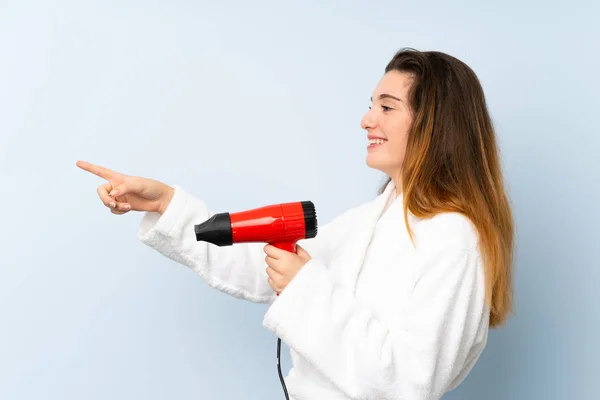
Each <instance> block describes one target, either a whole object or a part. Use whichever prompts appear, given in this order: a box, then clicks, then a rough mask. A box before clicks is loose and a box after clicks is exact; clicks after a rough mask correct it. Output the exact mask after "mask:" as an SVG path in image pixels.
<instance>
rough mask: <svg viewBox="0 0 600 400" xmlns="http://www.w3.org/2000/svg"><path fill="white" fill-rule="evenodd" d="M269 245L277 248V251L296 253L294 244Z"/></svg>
mask: <svg viewBox="0 0 600 400" xmlns="http://www.w3.org/2000/svg"><path fill="white" fill-rule="evenodd" d="M271 245H272V246H275V247H277V248H278V249H281V250H285V251H289V252H290V253H295V252H296V242H279V243H271Z"/></svg>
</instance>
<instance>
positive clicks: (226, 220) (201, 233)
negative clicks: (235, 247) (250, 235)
mask: <svg viewBox="0 0 600 400" xmlns="http://www.w3.org/2000/svg"><path fill="white" fill-rule="evenodd" d="M194 232H196V241H198V242H199V241H204V242H209V243H212V244H214V245H217V246H231V245H232V244H233V234H232V232H231V218H230V216H229V213H219V214H215V215H213V216H212V217H210V218H209V219H207V220H206V221H204V222H203V223H201V224H198V225H194Z"/></svg>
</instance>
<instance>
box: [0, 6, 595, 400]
mask: <svg viewBox="0 0 600 400" xmlns="http://www.w3.org/2000/svg"><path fill="white" fill-rule="evenodd" d="M483 3H484V2H475V1H473V2H457V1H454V2H437V3H433V2H429V3H428V2H418V4H417V2H414V3H408V2H398V1H396V2H391V1H386V2H383V1H379V2H371V1H358V2H352V3H351V4H350V3H349V2H341V1H340V2H319V1H302V2H281V1H271V2H266V1H261V2H257V1H253V2H248V1H237V2H216V1H213V2H206V3H201V2H191V1H188V2H185V1H173V0H171V1H169V2H166V1H165V2H162V3H161V2H149V1H135V2H134V1H113V2H109V1H103V2H100V1H97V2H90V1H86V2H82V1H75V0H73V1H66V0H63V1H54V2H41V1H40V2H33V1H24V0H19V1H17V0H14V1H8V2H7V1H0V183H1V185H0V188H1V190H2V195H1V197H0V199H1V200H0V201H1V202H2V203H1V210H2V228H1V229H0V243H1V246H2V251H1V252H0V265H1V268H0V329H1V330H0V398H1V399H7V400H24V399H148V400H149V399H181V400H183V399H283V393H282V389H281V386H280V382H279V379H278V377H277V371H276V364H275V353H276V337H275V336H274V335H272V334H271V333H270V332H268V331H266V330H265V329H264V328H262V326H261V322H262V316H263V314H264V312H265V307H264V306H263V305H256V304H251V303H247V302H243V301H238V300H237V299H234V298H232V297H229V296H227V295H225V294H222V293H220V292H217V291H215V290H213V289H210V288H208V287H207V286H206V285H205V284H204V283H203V282H202V281H201V279H200V278H198V277H197V276H196V275H195V274H194V273H193V272H192V271H191V270H189V269H187V268H186V267H183V266H181V265H179V264H175V263H174V262H172V261H170V260H168V259H166V258H164V257H162V256H161V255H159V254H158V253H156V252H154V251H153V250H152V249H150V248H148V247H146V246H144V245H143V244H141V243H140V242H139V241H138V240H137V237H136V233H137V229H138V224H139V222H140V219H141V214H139V213H129V214H127V215H125V216H115V215H113V214H111V213H110V211H109V210H108V209H107V208H105V207H104V206H103V205H102V204H101V203H100V201H99V199H98V197H97V194H96V188H97V187H98V186H99V185H100V184H102V183H103V181H102V180H101V179H100V178H97V177H95V176H93V175H91V174H88V173H86V172H84V171H82V170H80V169H78V168H77V167H76V166H75V162H76V160H78V159H83V160H88V161H90V162H93V163H98V164H100V165H104V166H106V167H109V168H112V169H115V170H117V171H120V172H123V173H127V174H131V175H141V176H145V177H149V178H153V179H157V180H161V181H164V182H167V183H169V184H174V183H178V184H180V185H182V186H183V187H185V188H186V189H187V190H189V191H191V192H192V193H193V194H195V195H197V196H199V197H201V198H202V199H203V200H205V201H206V202H207V203H208V205H209V206H210V207H211V208H212V209H213V210H214V211H237V210H243V209H249V208H253V207H258V206H261V205H266V204H272V203H276V202H284V201H298V200H304V199H310V200H312V201H313V202H314V203H315V204H316V206H317V212H318V214H319V218H320V219H319V220H320V223H321V224H324V223H326V222H328V221H329V220H331V219H332V218H333V217H334V216H335V215H337V214H339V213H341V212H342V211H344V210H345V209H347V208H349V207H351V206H354V205H357V204H360V203H362V202H364V201H367V200H370V199H371V198H373V196H374V195H375V191H376V189H377V187H378V185H379V184H380V183H381V182H382V179H383V176H382V175H381V174H380V173H379V172H378V171H374V170H370V169H369V168H368V167H367V166H366V164H365V161H364V159H365V156H366V144H367V141H366V134H365V132H364V131H362V130H361V129H360V126H359V123H360V119H361V117H362V115H363V113H364V112H366V110H367V107H368V105H369V97H370V96H371V93H372V90H373V89H374V87H375V85H376V84H377V81H378V80H379V78H380V77H381V74H382V72H383V68H384V67H385V65H386V63H387V62H388V61H389V59H390V58H391V57H392V56H393V54H394V53H395V51H396V50H398V49H399V48H401V47H404V46H409V47H415V48H417V49H421V50H440V51H444V52H448V53H450V54H452V55H455V56H457V57H458V58H460V59H462V60H463V61H465V62H466V63H467V64H469V65H470V66H471V67H472V68H473V69H474V70H475V72H476V73H477V74H478V76H479V77H480V79H481V82H482V84H483V86H484V90H485V92H486V95H487V100H488V102H489V107H490V110H491V113H492V116H493V119H494V122H495V125H496V128H497V131H498V136H499V140H500V144H501V148H502V157H503V165H504V168H505V171H506V179H507V184H508V189H509V195H510V197H511V200H512V202H513V207H514V212H515V218H516V223H517V252H516V261H517V262H516V269H515V285H516V314H515V315H514V316H513V318H512V319H511V320H510V321H509V323H508V324H507V325H506V326H505V327H504V328H502V329H500V330H494V331H492V332H491V335H490V339H489V344H488V347H487V348H486V350H485V352H484V354H483V355H482V357H481V359H480V362H479V363H478V364H477V365H476V367H475V368H474V370H473V371H472V373H471V375H470V376H469V377H468V378H467V380H466V381H465V382H464V383H463V385H462V386H460V387H459V388H458V389H456V390H455V391H454V392H452V393H451V394H448V395H446V396H445V397H444V399H460V400H466V399H472V400H479V399H489V400H499V399H512V400H515V399H597V398H599V396H600V394H599V390H598V389H597V388H595V386H596V385H597V379H598V376H599V375H600V371H599V368H598V359H599V356H600V355H599V351H598V343H597V342H598V337H599V333H600V332H599V329H598V328H599V327H600V318H599V312H598V309H599V306H600V301H599V300H598V297H597V292H598V289H597V288H598V281H599V280H600V273H599V272H598V270H599V268H598V267H600V257H599V255H598V239H599V238H600V234H599V233H598V229H599V228H598V226H599V225H600V211H598V205H599V204H600V202H599V200H600V196H599V189H598V182H599V180H600V161H599V158H598V151H599V148H600V139H599V132H598V128H597V127H598V124H599V122H600V121H599V117H598V115H599V114H600V113H599V111H598V108H599V106H600V101H599V94H598V93H599V84H598V72H599V67H600V57H599V56H598V50H599V47H598V43H599V42H600V28H598V25H597V17H598V15H600V7H599V6H597V5H593V2H591V1H590V2H587V3H586V2H582V1H577V2H576V1H573V2H568V3H567V2H563V3H557V2H551V1H550V2H549V1H536V2H531V1H530V2H524V3H523V2H520V1H511V2H502V3H501V4H495V5H491V4H487V5H484V4H483ZM486 3H489V2H486ZM287 351H288V349H287V347H284V353H285V355H284V359H283V367H284V370H286V371H287V369H288V368H289V366H290V361H289V356H288V352H287Z"/></svg>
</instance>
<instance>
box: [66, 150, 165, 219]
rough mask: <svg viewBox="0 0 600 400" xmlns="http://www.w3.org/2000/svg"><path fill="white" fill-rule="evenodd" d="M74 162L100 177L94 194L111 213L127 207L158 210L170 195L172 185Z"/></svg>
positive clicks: (122, 212)
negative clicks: (102, 180) (101, 179)
mask: <svg viewBox="0 0 600 400" xmlns="http://www.w3.org/2000/svg"><path fill="white" fill-rule="evenodd" d="M77 166H78V167H79V168H81V169H83V170H85V171H88V172H91V173H92V174H94V175H97V176H99V177H101V178H103V179H106V181H107V182H106V183H105V184H103V185H100V187H98V196H99V197H100V200H102V203H104V205H105V206H107V207H108V208H110V210H111V212H112V213H113V214H125V213H127V212H129V211H132V210H133V211H154V212H158V213H160V214H162V213H163V212H164V211H165V210H166V208H167V206H168V205H169V203H170V202H171V198H173V192H174V189H173V188H172V187H170V186H168V185H166V184H164V183H162V182H159V181H155V180H153V179H147V178H141V177H138V176H128V175H124V174H121V173H118V172H115V171H111V170H110V169H108V168H104V167H100V166H98V165H94V164H90V163H88V162H86V161H77Z"/></svg>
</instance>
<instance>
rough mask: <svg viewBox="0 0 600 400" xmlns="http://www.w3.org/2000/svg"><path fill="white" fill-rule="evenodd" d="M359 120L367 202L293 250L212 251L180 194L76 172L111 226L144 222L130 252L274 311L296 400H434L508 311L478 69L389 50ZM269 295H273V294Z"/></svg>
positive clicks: (505, 236)
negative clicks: (371, 178)
mask: <svg viewBox="0 0 600 400" xmlns="http://www.w3.org/2000/svg"><path fill="white" fill-rule="evenodd" d="M371 101H372V106H371V107H370V108H369V111H368V112H367V113H366V114H365V116H364V118H363V119H362V123H361V126H362V128H363V129H365V130H366V132H367V133H368V135H367V137H368V139H369V145H368V149H367V153H368V154H367V158H366V162H367V164H368V165H369V166H370V167H372V168H376V169H378V170H380V171H382V172H384V173H385V174H386V176H387V177H388V179H387V181H386V182H385V184H384V185H383V187H382V188H381V190H380V191H379V192H378V194H377V196H375V198H374V199H373V200H372V201H369V202H367V203H365V204H362V205H359V206H357V207H354V208H352V209H350V210H347V211H346V212H344V213H342V214H341V215H340V216H338V217H337V218H335V219H334V220H333V221H331V222H330V223H329V224H326V225H325V226H324V227H321V228H319V231H318V234H317V236H316V238H313V239H305V240H303V241H299V242H298V250H297V252H296V253H291V252H286V251H283V250H280V249H278V248H275V247H273V246H270V245H266V246H265V245H264V244H261V243H248V244H236V245H234V246H231V247H216V246H214V245H211V244H207V243H204V242H197V241H196V239H195V235H194V229H193V226H194V225H195V224H198V223H200V222H203V221H204V220H206V219H208V218H209V217H210V216H212V215H213V213H211V211H209V210H208V209H207V207H206V205H205V203H204V202H203V201H201V200H200V199H198V198H196V197H194V196H193V195H191V194H190V193H188V192H186V191H185V190H184V189H182V188H181V187H179V186H177V185H174V186H169V185H166V184H164V183H161V182H157V181H154V180H151V179H146V178H141V177H133V176H126V175H123V174H120V173H117V172H114V171H110V170H108V169H106V168H102V167H99V166H96V165H92V164H89V163H86V162H78V163H77V165H78V166H79V167H81V168H83V169H85V170H87V171H89V172H92V173H94V174H96V175H99V176H100V177H102V178H105V179H106V180H107V181H108V182H107V183H106V184H104V185H102V186H100V188H99V189H98V194H99V196H100V199H101V200H102V202H103V203H104V204H105V205H106V206H107V207H109V208H110V210H111V212H112V213H114V214H124V213H127V212H128V211H131V210H135V211H145V212H146V214H145V215H144V217H143V220H142V222H141V226H140V230H139V233H138V234H139V238H140V240H141V241H142V242H143V243H145V244H147V245H149V246H151V247H152V248H154V249H156V250H157V251H158V252H160V253H162V254H163V255H165V256H167V257H169V258H170V259H172V260H175V261H177V262H179V263H181V264H183V265H186V266H188V267H190V268H191V269H193V270H194V271H195V272H196V273H197V274H198V275H199V276H200V277H201V278H202V279H203V280H204V281H205V282H206V283H207V284H208V285H210V286H211V287H213V288H216V289H218V290H221V291H223V292H225V293H229V294H231V295H233V296H235V297H238V298H240V299H245V300H249V301H253V302H262V303H267V304H269V308H268V310H267V312H266V315H265V317H264V321H263V325H264V326H265V327H266V328H267V329H269V330H270V331H272V332H274V333H275V334H276V335H277V336H278V337H279V338H281V340H282V341H283V342H285V343H287V344H288V346H289V347H290V349H291V355H292V362H293V367H292V369H291V370H290V372H289V374H288V376H287V377H286V380H285V382H286V385H287V388H288V389H289V394H290V398H292V399H297V400H300V399H319V400H326V399H410V400H416V399H423V400H424V399H439V398H440V397H441V396H442V395H443V394H444V393H445V392H447V391H449V390H452V389H453V388H455V387H456V386H457V385H458V384H459V383H460V382H462V381H463V379H464V378H465V377H466V375H467V374H468V373H469V371H470V370H471V369H472V367H473V365H474V364H475V362H476V361H477V360H478V358H479V356H480V354H481V352H482V351H483V349H484V347H485V344H486V341H487V336H488V329H489V328H493V327H497V326H500V325H502V324H503V323H504V322H505V321H506V319H507V318H508V315H509V313H510V311H511V307H512V300H511V297H512V281H511V269H512V252H513V220H512V215H511V211H510V207H509V202H508V200H507V196H506V195H505V191H504V186H503V178H502V173H501V166H500V162H499V154H498V148H497V142H496V138H495V133H494V129H493V126H492V122H491V120H490V116H489V114H488V111H487V106H486V102H485V97H484V93H483V90H482V88H481V85H480V83H479V81H478V79H477V77H476V75H475V74H474V73H473V71H472V70H471V69H470V68H469V67H468V66H467V65H465V64H464V63H463V62H461V61H459V60H458V59H456V58H454V57H451V56H449V55H447V54H444V53H440V52H419V51H416V50H413V49H403V50H401V51H399V52H398V53H397V54H396V55H395V56H394V57H393V58H392V60H391V61H390V62H389V64H388V65H387V67H386V69H385V74H384V75H383V77H382V79H381V80H380V82H379V84H378V85H377V87H376V88H375V90H374V92H373V95H372V98H371ZM276 293H278V294H279V296H276Z"/></svg>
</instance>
